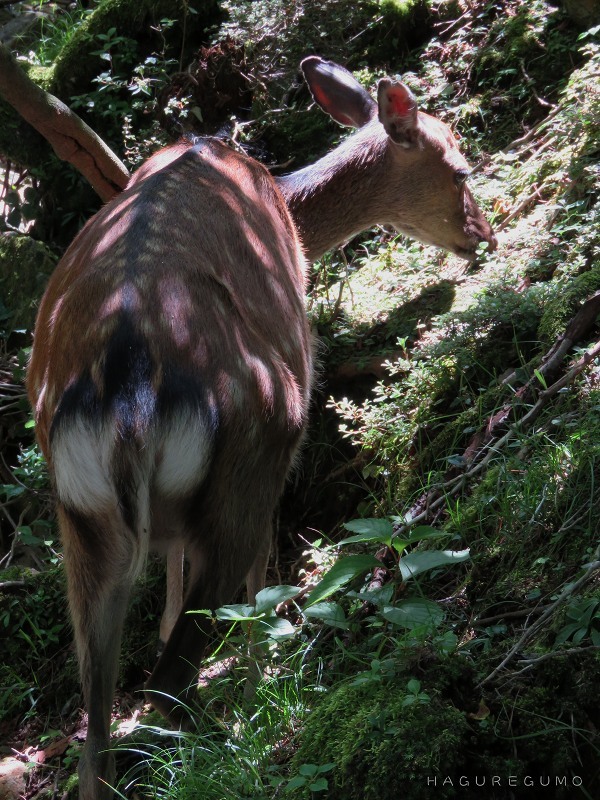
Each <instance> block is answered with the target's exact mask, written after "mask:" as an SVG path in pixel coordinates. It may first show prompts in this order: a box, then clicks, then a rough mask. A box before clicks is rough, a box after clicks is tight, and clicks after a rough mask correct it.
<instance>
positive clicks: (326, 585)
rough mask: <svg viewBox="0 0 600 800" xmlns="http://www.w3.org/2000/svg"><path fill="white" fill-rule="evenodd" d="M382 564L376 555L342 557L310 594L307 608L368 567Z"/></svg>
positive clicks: (371, 567)
mask: <svg viewBox="0 0 600 800" xmlns="http://www.w3.org/2000/svg"><path fill="white" fill-rule="evenodd" d="M380 566H381V561H379V560H378V559H376V558H375V556H369V555H356V556H346V557H345V558H340V559H339V560H338V561H336V562H335V564H334V565H333V567H332V568H331V569H330V570H329V572H328V573H327V574H326V575H325V577H324V578H323V580H322V581H321V582H320V583H318V584H317V585H316V586H315V588H314V589H313V590H312V592H311V593H310V594H309V595H308V598H307V602H306V604H305V608H308V606H314V605H315V603H319V602H320V601H321V600H325V598H326V597H329V595H330V594H333V593H334V592H337V590H338V589H341V588H342V586H345V585H346V584H347V583H349V582H350V581H351V580H352V579H353V578H356V576H357V575H360V574H361V573H363V572H366V571H367V570H368V569H373V568H374V567H380Z"/></svg>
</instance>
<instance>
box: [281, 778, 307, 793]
mask: <svg viewBox="0 0 600 800" xmlns="http://www.w3.org/2000/svg"><path fill="white" fill-rule="evenodd" d="M301 786H306V778H303V777H302V776H301V775H296V777H295V778H292V779H291V781H288V784H287V786H286V787H285V791H286V792H291V791H293V790H294V789H299V788H300V787H301Z"/></svg>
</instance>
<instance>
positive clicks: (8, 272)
mask: <svg viewBox="0 0 600 800" xmlns="http://www.w3.org/2000/svg"><path fill="white" fill-rule="evenodd" d="M54 265H55V259H54V257H53V255H52V254H51V252H50V250H49V249H48V248H47V247H46V246H45V245H43V244H42V243H41V242H36V241H35V240H34V239H32V238H31V237H29V236H21V235H18V234H10V233H5V234H3V235H2V236H0V296H1V297H2V302H3V303H4V304H5V307H4V308H3V309H2V308H0V313H1V314H2V321H1V323H2V327H4V328H5V329H7V330H9V331H10V330H16V329H18V328H25V329H27V330H32V329H33V323H34V321H35V315H36V309H37V301H38V299H39V298H40V297H41V295H42V292H43V290H44V287H45V285H46V281H47V279H48V276H49V275H50V273H51V272H52V270H53V269H54Z"/></svg>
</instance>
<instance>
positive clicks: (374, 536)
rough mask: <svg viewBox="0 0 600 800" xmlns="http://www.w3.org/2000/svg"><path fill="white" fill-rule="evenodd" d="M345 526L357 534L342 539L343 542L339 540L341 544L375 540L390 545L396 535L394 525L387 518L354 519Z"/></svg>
mask: <svg viewBox="0 0 600 800" xmlns="http://www.w3.org/2000/svg"><path fill="white" fill-rule="evenodd" d="M344 528H346V530H348V531H352V532H353V533H355V534H356V536H349V537H348V538H347V539H342V541H341V542H338V544H340V545H343V544H352V543H354V542H373V541H374V542H380V543H381V544H387V545H388V546H389V545H390V542H391V540H392V536H393V535H394V527H393V525H392V523H391V522H390V521H389V520H387V519H354V520H352V521H351V522H345V523H344Z"/></svg>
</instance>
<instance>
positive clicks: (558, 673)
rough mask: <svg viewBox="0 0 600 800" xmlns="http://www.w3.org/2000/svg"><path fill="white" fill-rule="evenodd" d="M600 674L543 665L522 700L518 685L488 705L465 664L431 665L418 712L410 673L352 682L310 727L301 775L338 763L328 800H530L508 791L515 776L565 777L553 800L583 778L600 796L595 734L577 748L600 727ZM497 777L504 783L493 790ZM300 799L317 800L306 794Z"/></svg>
mask: <svg viewBox="0 0 600 800" xmlns="http://www.w3.org/2000/svg"><path fill="white" fill-rule="evenodd" d="M502 655H503V654H502V653H500V654H499V658H501V657H502ZM557 662H558V663H557ZM599 671H600V656H599V655H598V654H597V653H593V652H587V653H584V654H574V655H569V654H566V655H565V656H564V657H558V658H556V659H552V660H551V661H547V662H544V664H543V667H542V668H538V669H537V670H536V672H535V676H533V675H532V676H531V678H530V682H529V683H528V682H527V681H526V680H522V681H521V682H519V685H518V686H515V687H514V692H512V690H511V687H510V685H509V686H508V687H506V688H505V690H504V691H503V692H502V694H500V695H498V694H496V693H493V695H492V697H491V699H489V700H487V699H486V698H485V697H483V698H481V693H480V691H478V690H477V689H476V687H475V685H474V675H473V673H472V671H471V668H470V667H469V665H468V663H467V662H466V660H465V659H464V658H462V657H460V656H448V657H446V658H443V659H433V658H432V659H431V661H430V662H429V664H428V665H427V666H426V665H425V664H424V662H422V663H421V664H420V665H419V673H420V674H419V677H420V681H421V686H420V690H419V692H420V693H421V697H422V699H423V702H419V701H418V700H417V701H416V702H413V703H410V704H408V703H407V696H408V695H409V694H410V693H409V692H408V691H407V683H408V681H409V680H410V677H411V676H410V675H409V674H408V673H405V674H403V675H398V676H396V677H395V678H393V679H391V680H389V681H387V682H384V683H363V684H361V685H359V686H356V685H353V683H352V682H350V681H346V682H343V683H341V684H338V685H337V687H336V688H335V689H334V690H333V691H332V692H331V693H330V694H329V695H327V696H325V698H324V699H323V700H322V701H321V702H320V703H319V704H318V705H317V706H316V707H315V708H314V709H313V711H312V713H311V715H310V716H309V717H308V721H307V723H306V726H305V728H304V731H303V732H302V735H301V738H300V747H299V749H298V751H297V753H296V755H295V756H294V759H293V761H292V775H293V776H298V775H302V773H301V772H300V768H301V767H302V765H314V766H317V767H318V766H324V765H325V764H329V763H334V764H335V767H334V769H333V770H332V771H331V772H327V773H325V774H324V775H325V777H327V780H328V784H329V785H328V788H327V792H326V794H325V795H324V796H326V797H327V798H328V800H397V798H398V797H402V798H403V800H429V798H431V797H433V796H435V797H439V798H442V800H445V799H446V798H455V797H461V798H469V800H471V798H472V800H475V798H477V799H478V800H479V798H481V797H482V796H486V797H489V798H492V797H493V798H494V800H508V798H513V797H515V796H518V797H521V796H522V795H521V794H519V793H518V792H517V793H513V792H514V790H513V788H512V787H510V786H509V785H508V776H510V775H518V776H519V780H520V781H521V784H520V785H521V786H523V778H524V776H527V775H528V776H540V775H544V776H548V775H551V776H557V775H558V776H564V777H565V779H566V784H567V785H558V786H553V789H552V791H553V792H554V793H553V794H552V795H550V794H549V795H548V796H549V797H550V796H552V797H554V798H555V799H556V800H558V798H561V799H562V798H564V799H565V800H566V798H570V797H572V796H573V780H577V779H578V777H582V778H583V780H584V781H585V785H586V788H592V787H593V788H594V789H595V790H597V789H598V786H597V782H598V776H597V775H595V764H596V759H595V756H594V741H593V738H594V737H593V734H590V735H581V736H579V737H578V738H577V741H575V739H574V737H573V729H574V728H576V729H577V730H578V731H579V732H580V733H581V732H583V731H593V730H594V726H597V723H598V713H599V711H600V709H599V707H598V701H597V692H594V690H593V686H594V685H595V684H594V682H595V681H597V680H598V677H599ZM596 685H597V684H596ZM423 694H426V695H428V699H427V698H426V697H423ZM513 694H514V696H513ZM480 699H483V700H484V703H483V705H481V706H479V701H480ZM487 707H489V708H487ZM478 708H479V710H481V709H483V710H484V711H485V712H486V713H485V714H483V715H481V716H482V718H481V719H476V718H475V716H476V715H474V714H473V713H472V712H473V711H476V710H477V709H478ZM486 708H487V710H486ZM488 711H489V715H488ZM477 716H479V715H477ZM492 776H504V777H503V779H502V783H501V785H500V786H498V785H496V786H495V787H494V789H492V788H491V787H492V782H491V780H492ZM476 777H477V781H479V783H476V780H475V778H476ZM481 781H485V784H484V785H485V786H486V787H487V794H485V795H484V790H483V789H482V785H483V784H482V783H481ZM594 783H596V785H594ZM592 795H593V796H598V792H597V791H596V792H595V793H594V792H592ZM291 796H292V797H293V798H295V800H308V797H309V794H308V788H307V786H303V787H301V788H299V789H297V790H295V792H291ZM527 796H533V792H531V794H527Z"/></svg>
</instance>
